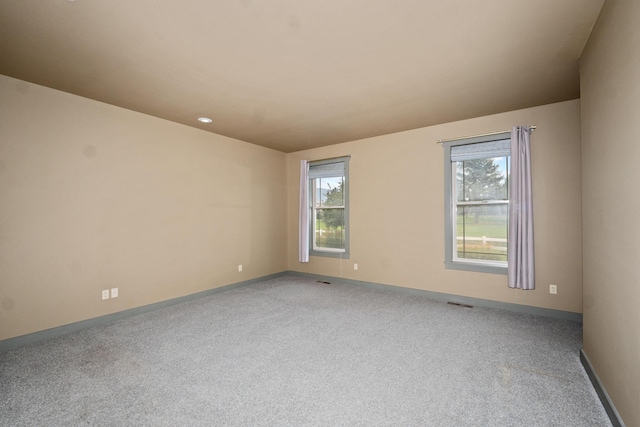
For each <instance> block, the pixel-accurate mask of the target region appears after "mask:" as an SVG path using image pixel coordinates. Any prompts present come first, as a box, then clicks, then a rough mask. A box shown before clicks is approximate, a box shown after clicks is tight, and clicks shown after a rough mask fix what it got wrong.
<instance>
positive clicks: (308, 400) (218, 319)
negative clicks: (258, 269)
mask: <svg viewBox="0 0 640 427" xmlns="http://www.w3.org/2000/svg"><path fill="white" fill-rule="evenodd" d="M581 337H582V330H581V325H580V324H578V323H575V322H570V321H563V320H557V319H549V318H543V317H537V316H533V315H525V314H516V313H511V312H507V311H500V310H495V309H483V308H464V307H456V306H451V305H447V304H444V303H442V302H436V301H432V300H429V299H427V298H422V297H418V296H415V295H409V294H405V293H402V292H387V291H379V290H374V289H369V288H365V287H358V286H351V285H344V284H339V283H333V284H322V283H317V282H315V281H313V280H310V279H303V278H297V277H284V278H280V279H275V280H271V281H266V282H262V283H258V284H255V285H251V286H247V287H243V288H239V289H235V290H231V291H227V292H222V293H219V294H216V295H213V296H210V297H205V298H201V299H198V300H195V301H191V302H187V303H183V304H179V305H175V306H172V307H169V308H165V309H161V310H158V311H154V312H151V313H147V314H143V315H139V316H135V317H131V318H128V319H125V320H120V321H117V322H115V323H112V324H110V325H106V326H101V327H95V328H92V329H89V330H85V331H83V332H81V333H76V334H71V335H67V336H64V337H61V338H58V339H55V340H51V341H48V342H43V343H39V344H34V345H29V346H25V347H22V348H19V349H16V350H13V351H9V352H5V353H0V424H1V425H2V426H32V425H37V426H79V425H105V426H146V425H149V426H187V425H188V426H198V425H202V426H205V425H206V426H214V425H215V426H267V425H268V426H302V425H310V426H313V425H331V426H333V425H340V426H352V425H354V426H358V425H360V426H374V425H394V426H396V425H398V426H399V425H402V426H609V425H611V424H610V422H609V420H608V418H607V415H606V413H605V411H604V409H603V407H602V405H601V403H600V401H599V400H598V397H597V395H596V393H595V391H594V390H593V388H592V386H591V384H590V382H589V379H588V378H587V375H586V373H585V372H584V369H583V367H582V365H581V364H580V361H579V350H580V348H581V339H582V338H581Z"/></svg>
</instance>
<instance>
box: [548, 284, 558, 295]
mask: <svg viewBox="0 0 640 427" xmlns="http://www.w3.org/2000/svg"><path fill="white" fill-rule="evenodd" d="M549 293H550V294H554V295H555V294H557V293H558V287H557V286H556V285H549Z"/></svg>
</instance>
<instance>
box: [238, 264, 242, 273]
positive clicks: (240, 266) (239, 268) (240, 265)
mask: <svg viewBox="0 0 640 427" xmlns="http://www.w3.org/2000/svg"><path fill="white" fill-rule="evenodd" d="M241 271H242V264H238V272H241Z"/></svg>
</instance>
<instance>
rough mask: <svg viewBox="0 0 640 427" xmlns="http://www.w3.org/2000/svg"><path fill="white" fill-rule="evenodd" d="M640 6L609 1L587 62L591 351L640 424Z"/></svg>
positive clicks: (632, 0) (616, 396) (624, 408)
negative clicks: (639, 193) (639, 403)
mask: <svg viewBox="0 0 640 427" xmlns="http://www.w3.org/2000/svg"><path fill="white" fill-rule="evenodd" d="M639 23H640V2H638V0H609V1H608V2H607V3H606V4H605V7H604V9H603V11H602V13H601V16H600V18H599V20H598V23H597V24H596V27H595V28H594V31H593V33H592V35H591V37H590V39H589V42H588V44H587V48H586V50H585V53H584V55H583V58H582V61H581V71H580V75H581V91H582V97H583V98H582V137H583V138H582V161H583V165H582V172H583V227H582V228H583V233H584V248H583V251H584V351H585V353H586V354H587V357H589V359H590V361H591V363H592V364H593V367H594V369H595V371H596V373H597V374H598V376H599V377H600V380H601V381H602V382H603V385H604V387H605V389H606V390H607V392H608V393H609V395H610V396H611V398H612V400H613V403H614V405H615V406H616V408H617V410H618V411H619V412H620V415H621V416H622V418H623V420H624V421H625V423H626V424H627V425H628V426H640V409H639V408H638V402H639V396H640V309H639V308H638V304H640V199H638V197H637V194H638V186H639V185H640V167H639V165H640V163H639V160H640V24H639Z"/></svg>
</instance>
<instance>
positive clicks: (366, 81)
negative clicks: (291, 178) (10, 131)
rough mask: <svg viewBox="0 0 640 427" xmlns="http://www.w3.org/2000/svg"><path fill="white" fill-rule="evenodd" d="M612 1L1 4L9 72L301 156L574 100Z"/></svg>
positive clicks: (4, 63) (0, 30) (0, 31)
mask: <svg viewBox="0 0 640 427" xmlns="http://www.w3.org/2000/svg"><path fill="white" fill-rule="evenodd" d="M603 2H604V0H482V1H478V0H395V1H394V0H384V1H383V0H315V1H314V0H269V1H264V0H184V1H169V0H76V1H69V0H46V1H43V0H1V1H0V74H5V75H8V76H12V77H16V78H19V79H23V80H27V81H31V82H34V83H38V84H42V85H45V86H49V87H52V88H56V89H60V90H63V91H66V92H70V93H74V94H77V95H81V96H85V97H88V98H92V99H96V100H99V101H103V102H107V103H110V104H114V105H118V106H121V107H125V108H129V109H132V110H135V111H140V112H143V113H146V114H151V115H153V116H157V117H162V118H165V119H168V120H172V121H175V122H178V123H183V124H186V125H189V126H194V127H197V128H200V129H204V130H207V131H211V132H215V133H218V134H222V135H227V136H230V137H234V138H238V139H241V140H244V141H248V142H251V143H255V144H258V145H263V146H266V147H271V148H275V149H277V150H281V151H285V152H291V151H297V150H302V149H306V148H312V147H318V146H323V145H330V144H336V143H340V142H345V141H351V140H355V139H360V138H365V137H369V136H375V135H382V134H387V133H392V132H397V131H402V130H407V129H414V128H418V127H424V126H430V125H434V124H438V123H445V122H451V121H455V120H461V119H466V118H471V117H478V116H483V115H487V114H493V113H498V112H503V111H510V110H515V109H519V108H527V107H532V106H536V105H543V104H548V103H552V102H559V101H564V100H568V99H575V98H578V97H579V75H578V73H579V57H580V55H581V53H582V49H583V47H584V44H585V42H586V40H587V38H588V36H589V32H590V30H591V28H592V26H593V24H594V22H595V20H596V18H597V15H598V13H599V11H600V9H601V8H602V4H603ZM200 116H207V117H211V118H212V119H213V123H211V124H208V125H205V124H201V123H199V122H197V120H196V119H197V118H198V117H200Z"/></svg>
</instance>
